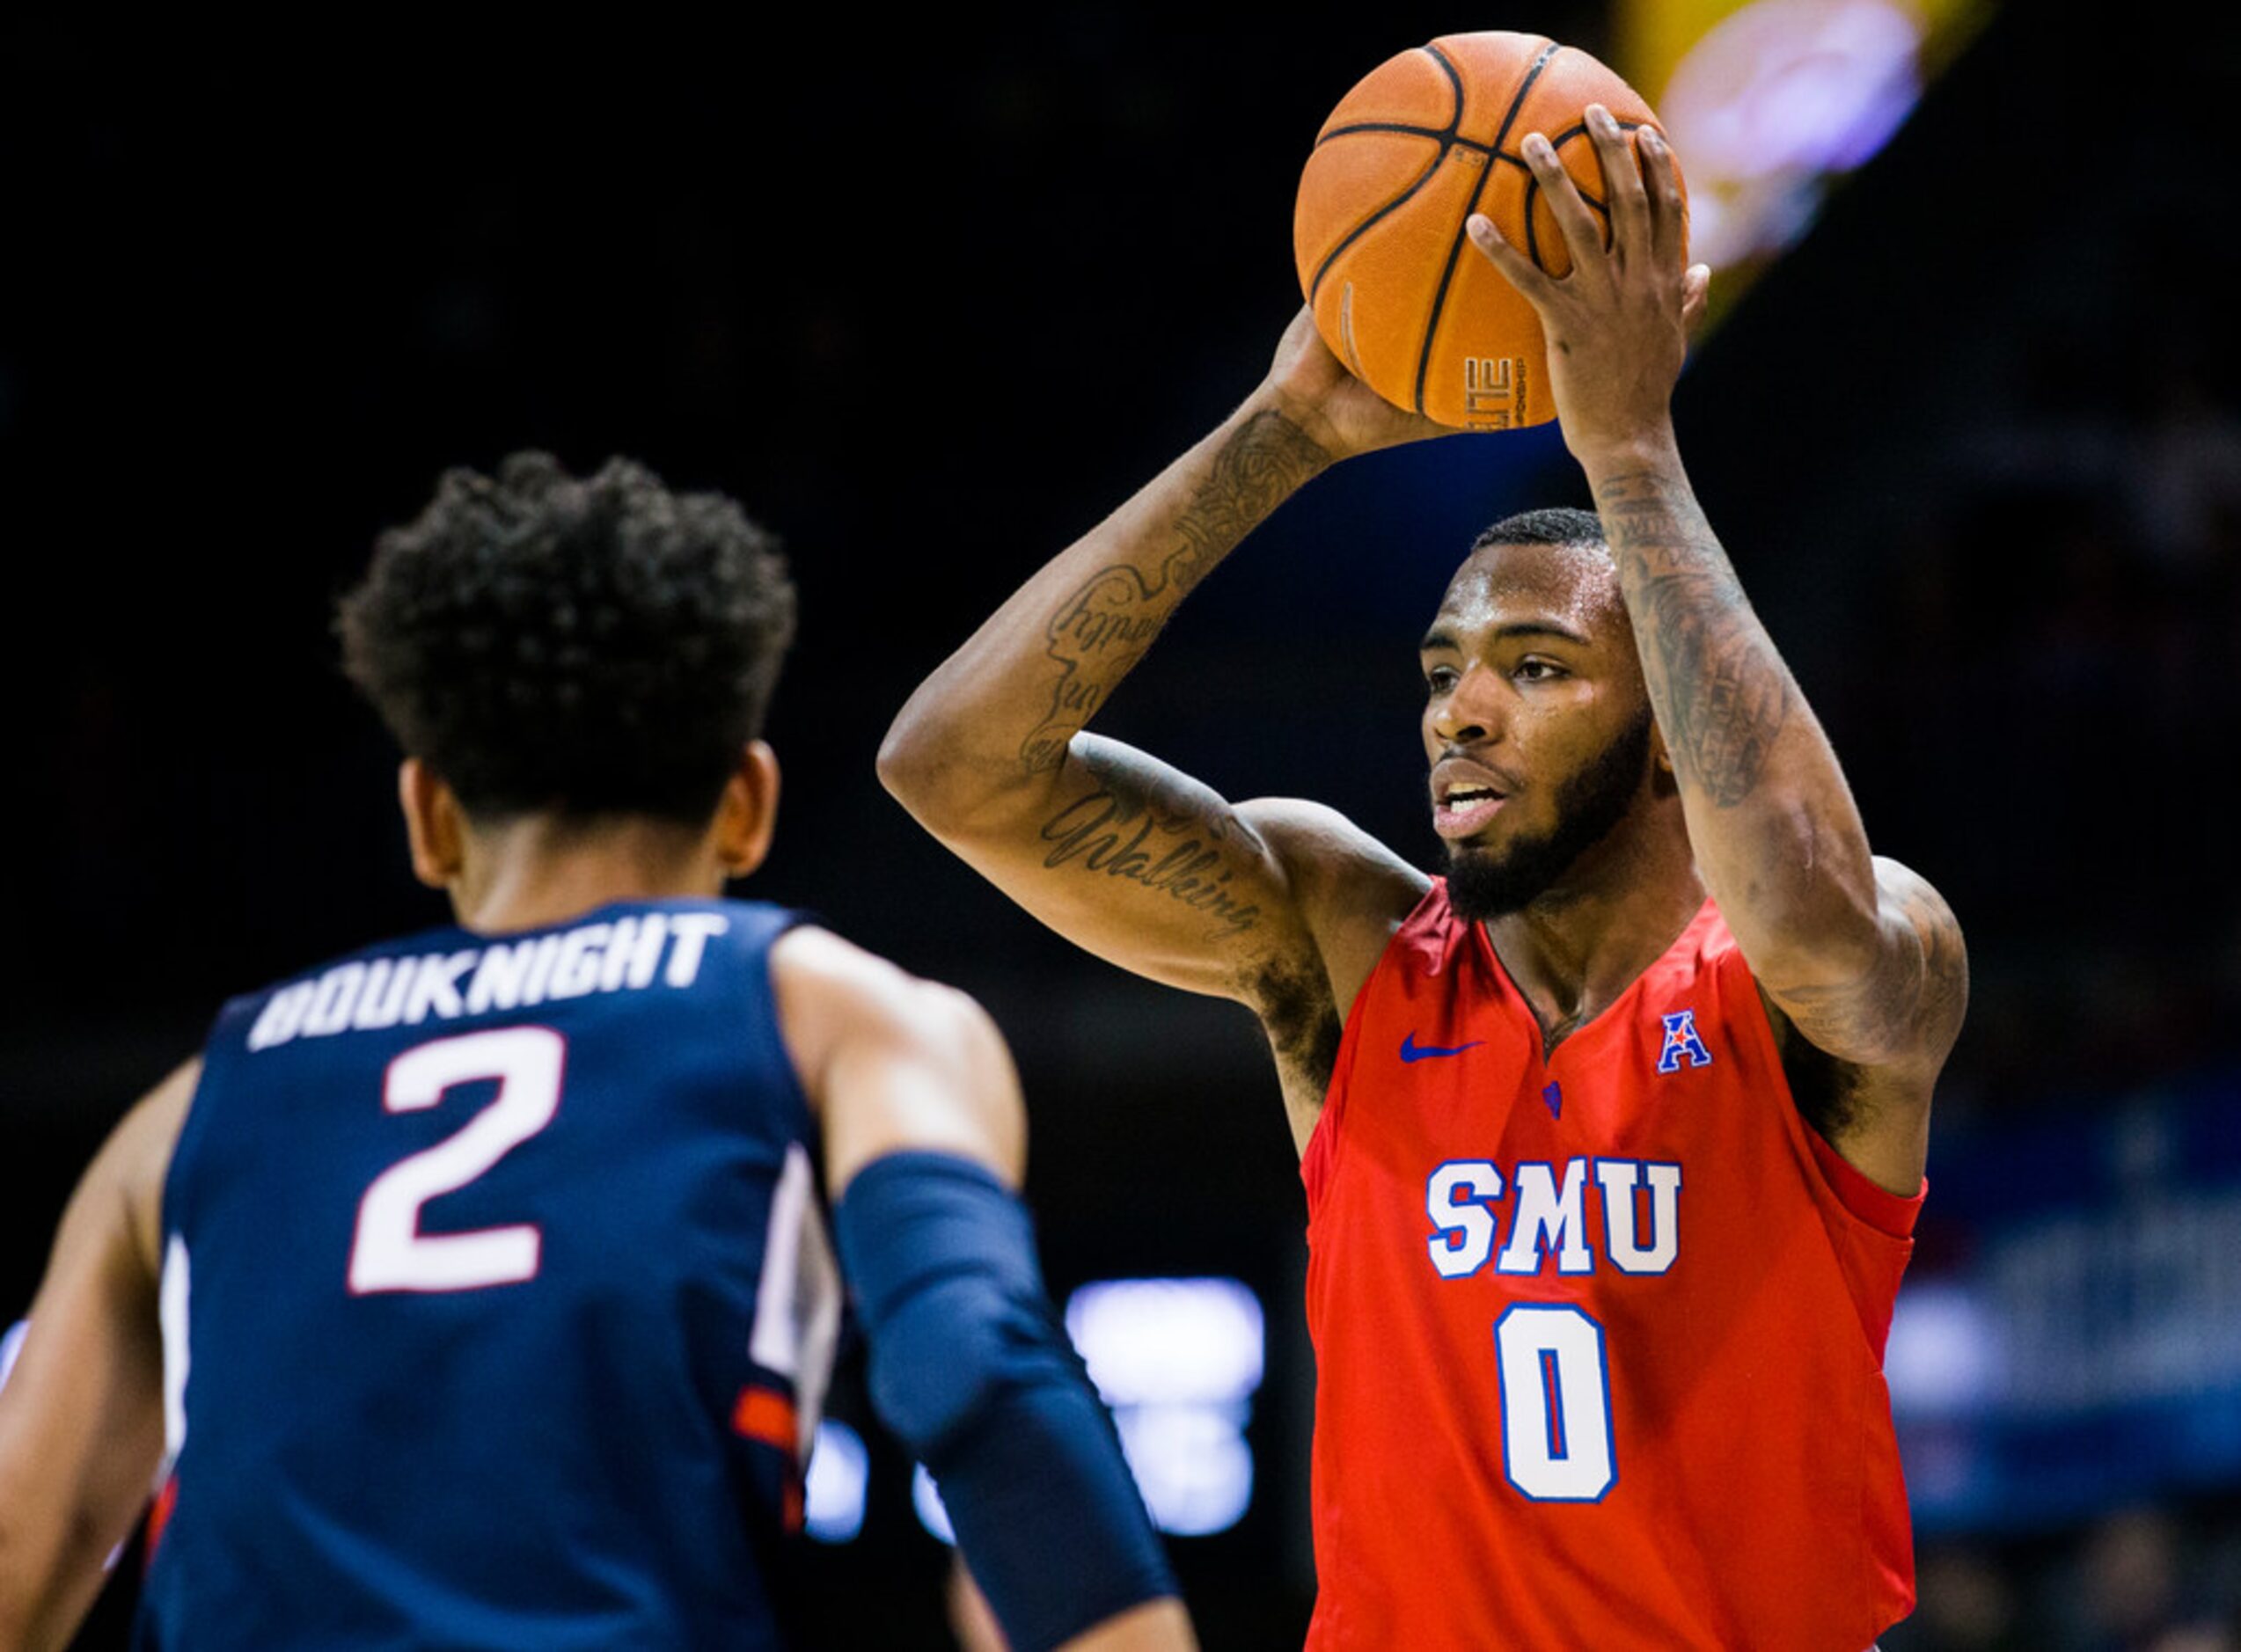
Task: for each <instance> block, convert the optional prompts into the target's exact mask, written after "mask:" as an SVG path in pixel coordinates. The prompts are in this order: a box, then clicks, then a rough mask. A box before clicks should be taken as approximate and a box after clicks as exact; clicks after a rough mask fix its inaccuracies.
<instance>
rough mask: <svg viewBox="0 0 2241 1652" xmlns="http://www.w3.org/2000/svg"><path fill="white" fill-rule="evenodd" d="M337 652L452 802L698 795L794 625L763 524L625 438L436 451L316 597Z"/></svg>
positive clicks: (584, 805) (693, 800) (757, 699)
mask: <svg viewBox="0 0 2241 1652" xmlns="http://www.w3.org/2000/svg"><path fill="white" fill-rule="evenodd" d="M336 630H337V631H338V632H340V633H341V640H342V659H343V669H344V671H345V672H346V674H347V675H348V676H349V678H350V680H351V681H352V682H353V683H355V684H356V685H357V686H358V688H359V689H360V690H362V691H363V692H364V694H365V696H366V698H368V699H369V700H370V701H371V702H372V703H373V705H374V709H375V710H376V711H377V712H378V713H380V714H381V720H382V721H383V722H384V723H385V724H387V725H388V727H389V730H390V732H391V733H392V734H393V735H396V737H397V739H398V741H399V743H400V744H401V745H403V747H404V748H405V749H406V751H407V752H408V753H410V754H411V755H413V756H414V757H419V758H420V759H421V761H422V762H424V763H426V764H428V766H429V767H430V768H431V769H433V770H434V771H436V773H437V774H438V775H439V776H441V777H442V778H443V780H444V781H445V782H446V783H447V784H448V785H450V787H451V789H452V791H453V792H454V793H457V794H458V799H459V801H460V803H461V805H462V806H463V807H464V808H465V809H466V810H467V812H468V813H469V814H470V815H477V816H480V817H484V818H505V817H507V816H509V815H522V814H529V813H552V814H556V815H563V816H568V817H577V818H589V817H591V816H596V815H652V816H655V817H657V818H661V819H664V820H671V821H677V822H685V823H697V822H702V821H705V820H706V819H707V817H708V815H709V813H710V812H711V811H712V810H713V809H714V808H715V803H716V799H717V798H718V797H719V796H720V795H721V793H722V790H723V784H724V780H725V778H726V777H727V776H728V775H729V774H730V773H731V772H732V771H733V769H734V768H735V766H736V764H737V763H738V760H739V750H740V748H741V747H742V746H743V744H745V743H746V742H748V741H751V740H752V739H754V738H756V737H757V735H759V734H760V733H761V730H762V725H763V714H764V711H765V707H766V706H767V705H768V704H769V702H770V695H771V690H772V688H773V685H774V684H775V683H776V681H777V678H778V669H779V665H780V661H781V660H782V659H783V658H784V657H785V654H786V649H787V644H788V643H790V642H791V641H792V640H793V636H794V587H793V584H792V582H791V581H789V580H788V579H787V574H786V563H785V559H783V558H782V557H780V555H779V552H778V543H777V541H776V540H775V539H774V538H773V537H772V536H771V535H770V534H768V533H766V532H765V530H762V529H761V528H758V527H757V526H756V525H755V524H754V523H751V522H750V521H749V520H748V519H747V517H746V516H745V515H743V513H742V512H741V510H740V508H739V507H738V506H737V505H736V504H735V503H733V502H732V501H730V500H729V499H727V498H725V497H724V496H723V495H721V494H720V493H671V492H670V490H669V489H668V488H666V487H664V486H663V485H662V479H660V478H659V477H657V476H655V474H654V473H653V472H652V471H649V470H648V469H646V467H645V466H643V465H641V464H634V463H633V462H632V461H630V460H628V459H621V458H615V459H610V460H608V461H607V463H606V464H604V465H602V466H601V467H600V468H599V470H598V471H597V473H596V474H594V475H592V476H591V477H590V478H588V479H577V478H575V477H573V476H570V475H569V474H568V472H567V471H563V470H562V469H561V468H560V464H559V463H558V461H556V460H555V459H553V457H552V456H551V455H549V454H545V453H516V454H514V455H512V456H511V457H509V458H507V459H506V460H504V461H503V462H502V464H500V465H499V466H498V470H497V474H496V475H495V476H483V475H480V474H478V473H477V472H475V471H469V470H453V471H446V472H445V473H444V475H443V479H442V480H441V481H440V482H439V483H438V484H437V486H436V497H435V498H434V499H433V500H432V501H430V502H429V504H428V508H426V509H425V510H423V511H422V512H421V515H420V516H419V517H418V519H417V520H415V521H414V522H413V523H410V524H408V525H407V526H405V527H401V528H393V529H392V530H389V531H388V532H386V533H384V534H383V535H382V536H381V537H380V538H379V539H378V540H377V542H376V544H375V547H374V555H373V563H372V566H371V567H370V568H369V569H368V570H367V573H366V577H365V581H364V582H363V584H361V585H360V586H359V587H358V588H357V589H355V590H354V591H352V592H351V593H350V594H349V595H348V596H345V597H344V598H343V599H342V603H341V608H340V610H339V611H338V614H337V618H336Z"/></svg>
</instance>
